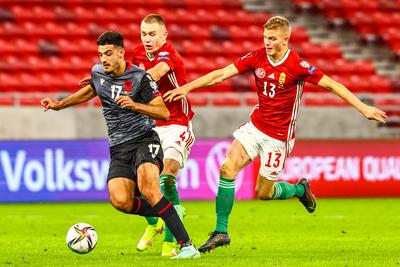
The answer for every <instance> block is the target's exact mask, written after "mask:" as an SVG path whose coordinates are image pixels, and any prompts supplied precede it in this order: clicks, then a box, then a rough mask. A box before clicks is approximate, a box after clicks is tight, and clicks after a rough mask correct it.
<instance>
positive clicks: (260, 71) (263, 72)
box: [254, 68, 265, 79]
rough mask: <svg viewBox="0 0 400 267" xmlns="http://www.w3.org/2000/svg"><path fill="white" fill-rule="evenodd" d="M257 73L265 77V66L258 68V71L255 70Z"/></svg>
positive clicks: (260, 76)
mask: <svg viewBox="0 0 400 267" xmlns="http://www.w3.org/2000/svg"><path fill="white" fill-rule="evenodd" d="M254 73H255V74H256V76H257V77H258V78H260V79H262V78H264V77H265V70H264V69H263V68H258V69H256V71H255V72H254Z"/></svg>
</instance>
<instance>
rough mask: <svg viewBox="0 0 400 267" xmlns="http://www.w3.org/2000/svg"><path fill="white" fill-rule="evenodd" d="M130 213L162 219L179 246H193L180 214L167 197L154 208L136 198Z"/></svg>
mask: <svg viewBox="0 0 400 267" xmlns="http://www.w3.org/2000/svg"><path fill="white" fill-rule="evenodd" d="M130 213H131V214H137V215H140V216H153V217H154V216H158V217H161V218H162V219H163V221H164V222H165V225H166V226H167V227H168V228H169V229H170V231H171V233H172V234H173V235H174V237H175V239H176V240H177V241H178V243H179V244H187V245H190V244H191V241H190V239H189V235H188V233H187V232H186V229H185V227H184V226H183V223H182V221H181V219H179V216H178V213H177V212H176V210H175V208H174V206H173V205H172V203H171V202H169V201H168V199H166V198H165V197H162V198H161V200H160V201H158V202H157V204H155V205H154V206H153V207H152V206H151V205H150V204H149V203H148V202H147V201H146V200H145V199H141V198H140V197H135V198H134V199H133V207H132V210H131V212H130Z"/></svg>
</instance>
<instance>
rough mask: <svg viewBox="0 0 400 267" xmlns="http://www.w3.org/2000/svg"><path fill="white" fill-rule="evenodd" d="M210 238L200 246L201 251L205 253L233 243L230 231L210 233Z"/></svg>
mask: <svg viewBox="0 0 400 267" xmlns="http://www.w3.org/2000/svg"><path fill="white" fill-rule="evenodd" d="M209 236H210V238H209V239H208V240H207V242H206V243H205V244H204V245H202V246H201V247H200V248H199V251H200V252H201V253H205V252H208V251H211V250H214V249H215V248H216V247H221V246H229V244H230V243H231V238H230V237H229V235H228V233H220V232H217V231H214V232H211V233H210V234H209Z"/></svg>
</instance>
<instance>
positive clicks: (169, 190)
mask: <svg viewBox="0 0 400 267" xmlns="http://www.w3.org/2000/svg"><path fill="white" fill-rule="evenodd" d="M160 187H161V192H162V193H163V195H164V196H165V197H166V199H168V200H169V201H171V203H172V204H173V205H179V204H180V201H179V194H178V190H177V189H176V178H175V177H174V176H173V175H170V174H163V175H161V176H160ZM164 242H175V238H174V235H173V234H172V233H171V231H170V230H169V229H168V227H165V236H164Z"/></svg>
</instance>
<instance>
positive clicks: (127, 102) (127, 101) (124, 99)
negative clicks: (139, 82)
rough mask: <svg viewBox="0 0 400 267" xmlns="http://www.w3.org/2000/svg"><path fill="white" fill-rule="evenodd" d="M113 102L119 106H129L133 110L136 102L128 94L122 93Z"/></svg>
mask: <svg viewBox="0 0 400 267" xmlns="http://www.w3.org/2000/svg"><path fill="white" fill-rule="evenodd" d="M115 102H117V104H118V105H119V106H120V107H121V108H129V109H132V110H133V111H135V110H136V103H135V102H133V100H132V98H130V97H129V96H126V95H122V96H120V97H118V98H117V100H115Z"/></svg>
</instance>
